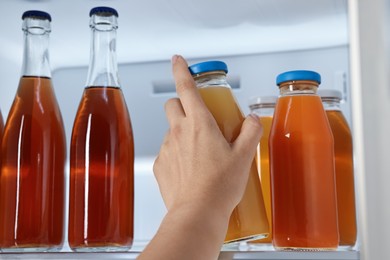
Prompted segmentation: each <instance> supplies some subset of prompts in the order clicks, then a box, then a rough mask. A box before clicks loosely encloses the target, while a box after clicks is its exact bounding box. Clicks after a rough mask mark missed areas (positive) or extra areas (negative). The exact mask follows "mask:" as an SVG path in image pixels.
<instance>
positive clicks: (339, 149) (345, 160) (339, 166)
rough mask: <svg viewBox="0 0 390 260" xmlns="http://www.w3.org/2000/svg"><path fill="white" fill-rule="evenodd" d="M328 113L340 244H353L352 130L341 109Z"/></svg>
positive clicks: (354, 214) (354, 209)
mask: <svg viewBox="0 0 390 260" xmlns="http://www.w3.org/2000/svg"><path fill="white" fill-rule="evenodd" d="M326 114H327V116H328V119H329V123H330V127H331V129H332V133H333V138H334V153H335V168H336V190H337V211H338V223H339V236H340V245H341V246H353V245H355V243H356V233H357V231H356V208H355V188H354V175H353V150H352V136H351V130H350V129H349V127H348V123H347V121H346V120H345V118H344V116H343V114H342V113H341V112H340V111H337V110H328V111H326Z"/></svg>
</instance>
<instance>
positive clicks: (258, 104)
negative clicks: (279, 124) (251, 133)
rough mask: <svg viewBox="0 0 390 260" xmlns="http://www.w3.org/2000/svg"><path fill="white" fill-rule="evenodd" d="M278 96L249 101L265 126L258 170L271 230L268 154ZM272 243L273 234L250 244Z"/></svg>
mask: <svg viewBox="0 0 390 260" xmlns="http://www.w3.org/2000/svg"><path fill="white" fill-rule="evenodd" d="M277 99H278V97H277V96H259V97H253V98H251V99H250V100H249V108H250V110H251V113H253V114H256V115H257V116H258V117H259V118H260V122H261V124H262V125H263V135H262V136H261V138H260V143H259V146H258V147H257V152H256V164H257V170H258V171H259V173H260V175H259V176H260V183H261V189H262V191H263V198H264V204H265V210H266V212H267V218H268V223H269V227H270V230H272V206H271V205H272V204H271V176H270V171H269V152H268V139H269V133H270V130H271V125H272V119H273V116H274V110H275V104H276V101H277ZM271 242H272V232H270V234H269V236H268V237H266V238H263V239H259V240H254V241H252V242H250V244H251V245H252V246H254V245H256V244H257V243H268V244H270V243H271Z"/></svg>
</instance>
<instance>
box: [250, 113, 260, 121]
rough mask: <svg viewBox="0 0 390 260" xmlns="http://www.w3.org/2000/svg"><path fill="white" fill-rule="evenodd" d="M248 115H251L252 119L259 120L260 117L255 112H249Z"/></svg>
mask: <svg viewBox="0 0 390 260" xmlns="http://www.w3.org/2000/svg"><path fill="white" fill-rule="evenodd" d="M249 116H251V117H252V118H253V119H256V120H258V121H259V120H260V117H259V116H258V115H257V114H255V113H250V114H249Z"/></svg>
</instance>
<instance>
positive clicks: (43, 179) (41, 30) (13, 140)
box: [0, 10, 66, 252]
mask: <svg viewBox="0 0 390 260" xmlns="http://www.w3.org/2000/svg"><path fill="white" fill-rule="evenodd" d="M22 19H23V26H22V29H23V32H24V54H23V66H22V75H21V78H20V81H19V87H18V89H17V92H16V96H15V99H14V102H13V104H12V106H11V109H10V112H9V116H8V119H7V122H6V125H5V128H4V136H3V141H2V146H1V156H2V159H1V161H2V168H1V181H0V191H1V193H0V247H1V250H2V251H3V252H13V251H18V252H20V251H34V252H42V251H55V250H59V249H61V247H62V244H63V237H64V210H65V208H64V204H65V161H66V140H65V131H64V125H63V121H62V116H61V112H60V109H59V106H58V103H57V100H56V97H55V93H54V89H53V86H52V81H51V71H50V65H49V34H50V31H51V29H50V22H51V17H50V15H49V14H48V13H46V12H43V11H37V10H32V11H27V12H25V13H24V14H23V16H22Z"/></svg>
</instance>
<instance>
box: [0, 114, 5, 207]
mask: <svg viewBox="0 0 390 260" xmlns="http://www.w3.org/2000/svg"><path fill="white" fill-rule="evenodd" d="M3 132H4V120H3V115H2V114H1V111H0V174H1V141H2V139H3ZM0 176H1V175H0ZM0 194H1V192H0ZM0 214H1V213H0Z"/></svg>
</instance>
